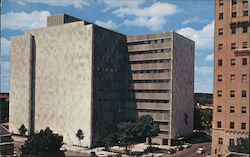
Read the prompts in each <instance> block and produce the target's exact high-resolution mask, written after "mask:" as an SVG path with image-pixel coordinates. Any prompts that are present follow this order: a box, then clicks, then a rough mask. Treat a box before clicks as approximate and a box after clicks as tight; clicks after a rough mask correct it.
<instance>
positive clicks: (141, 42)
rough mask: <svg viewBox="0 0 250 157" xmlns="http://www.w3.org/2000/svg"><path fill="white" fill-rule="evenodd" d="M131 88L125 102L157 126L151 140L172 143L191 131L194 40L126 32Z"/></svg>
mask: <svg viewBox="0 0 250 157" xmlns="http://www.w3.org/2000/svg"><path fill="white" fill-rule="evenodd" d="M127 43H128V52H129V59H130V66H131V71H132V80H131V83H132V88H131V90H130V95H129V96H130V97H129V102H128V104H130V103H132V104H135V105H133V106H135V107H136V108H135V109H134V110H135V111H136V113H137V114H138V116H141V115H147V114H149V115H151V116H152V117H153V118H154V120H155V121H156V122H157V123H158V124H159V126H160V134H159V136H158V137H156V138H154V139H153V143H159V144H163V145H174V144H175V141H176V139H177V138H179V137H183V136H185V135H188V134H191V133H192V132H193V114H194V113H193V108H194V48H195V45H194V42H193V41H191V40H190V39H187V38H185V37H183V36H181V35H179V34H177V33H174V32H168V33H160V34H150V35H141V36H128V37H127Z"/></svg>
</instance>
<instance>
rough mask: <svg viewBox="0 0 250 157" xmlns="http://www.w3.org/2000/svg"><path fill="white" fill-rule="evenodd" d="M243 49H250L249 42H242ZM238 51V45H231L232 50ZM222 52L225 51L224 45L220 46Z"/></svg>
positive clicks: (219, 49)
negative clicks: (249, 47)
mask: <svg viewBox="0 0 250 157" xmlns="http://www.w3.org/2000/svg"><path fill="white" fill-rule="evenodd" d="M241 48H243V49H246V48H248V42H247V41H244V42H242V47H241ZM236 49H237V46H236V43H231V50H236ZM221 50H223V44H218V51H221Z"/></svg>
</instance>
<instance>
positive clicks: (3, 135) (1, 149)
mask: <svg viewBox="0 0 250 157" xmlns="http://www.w3.org/2000/svg"><path fill="white" fill-rule="evenodd" d="M13 153H14V142H13V139H12V138H11V133H10V132H9V130H8V129H7V128H5V127H4V126H2V125H1V124H0V156H2V155H3V156H4V155H13Z"/></svg>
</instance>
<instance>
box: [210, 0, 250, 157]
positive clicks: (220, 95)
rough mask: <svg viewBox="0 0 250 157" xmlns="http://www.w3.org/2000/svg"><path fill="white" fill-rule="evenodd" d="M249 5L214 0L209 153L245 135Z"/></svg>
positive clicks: (240, 1)
mask: <svg viewBox="0 0 250 157" xmlns="http://www.w3.org/2000/svg"><path fill="white" fill-rule="evenodd" d="M249 8H250V4H249V1H248V0H215V31H214V40H215V41H214V54H215V55H214V112H213V133H212V137H213V138H212V155H213V156H222V155H224V154H226V153H227V152H228V146H229V145H233V144H234V143H236V141H237V139H238V138H240V137H243V138H244V137H249V127H250V125H249V123H250V117H249V116H250V115H249V111H250V101H249V100H250V95H249V92H250V84H249V76H250V66H249V62H250V58H249V55H250V48H249V47H250V29H249V25H250V23H249V21H250V16H249V15H250V13H249Z"/></svg>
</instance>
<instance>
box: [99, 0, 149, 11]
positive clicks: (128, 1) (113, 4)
mask: <svg viewBox="0 0 250 157" xmlns="http://www.w3.org/2000/svg"><path fill="white" fill-rule="evenodd" d="M100 2H102V3H105V4H106V6H107V7H106V8H105V9H104V10H103V11H104V12H107V11H109V10H111V9H114V8H121V7H127V8H134V7H137V6H139V5H141V4H142V3H144V2H145V0H136V1H135V0H125V1H121V0H100Z"/></svg>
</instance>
